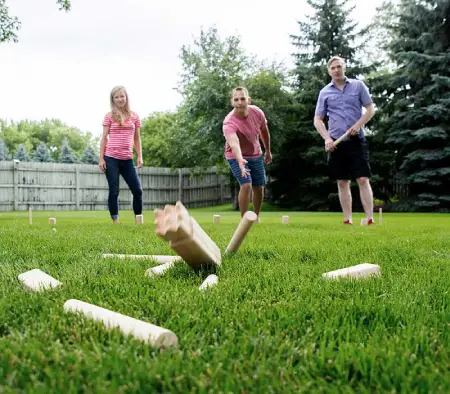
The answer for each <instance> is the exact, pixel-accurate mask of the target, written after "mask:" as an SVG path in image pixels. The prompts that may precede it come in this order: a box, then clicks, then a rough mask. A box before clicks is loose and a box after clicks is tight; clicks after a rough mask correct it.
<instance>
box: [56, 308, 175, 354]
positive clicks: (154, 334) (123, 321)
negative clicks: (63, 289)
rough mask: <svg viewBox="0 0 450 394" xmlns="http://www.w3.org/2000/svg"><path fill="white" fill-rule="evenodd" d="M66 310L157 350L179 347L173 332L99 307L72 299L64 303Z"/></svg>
mask: <svg viewBox="0 0 450 394" xmlns="http://www.w3.org/2000/svg"><path fill="white" fill-rule="evenodd" d="M64 310H65V311H66V312H72V313H81V314H83V315H84V316H86V317H88V318H91V319H93V320H96V321H99V322H102V323H103V325H104V326H105V328H106V329H113V328H118V329H119V330H120V331H121V332H122V334H124V335H132V336H133V337H134V338H135V339H137V340H141V341H143V342H146V343H149V344H150V345H152V346H154V347H156V348H167V347H177V346H178V338H177V336H176V335H175V334H174V333H173V332H172V331H170V330H168V329H166V328H163V327H159V326H156V325H154V324H151V323H147V322H144V321H142V320H138V319H135V318H132V317H130V316H126V315H122V314H121V313H118V312H113V311H111V310H109V309H105V308H101V307H99V306H97V305H93V304H88V303H87V302H83V301H79V300H75V299H71V300H67V301H66V302H65V303H64Z"/></svg>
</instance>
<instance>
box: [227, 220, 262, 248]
mask: <svg viewBox="0 0 450 394" xmlns="http://www.w3.org/2000/svg"><path fill="white" fill-rule="evenodd" d="M257 220H258V215H257V214H256V213H255V212H252V211H247V212H245V214H244V216H242V219H241V221H240V222H239V225H238V227H237V229H236V231H235V232H234V234H233V237H232V238H231V241H230V243H229V244H228V246H227V248H226V250H225V253H234V252H237V250H238V249H239V247H240V246H241V244H242V242H244V239H245V236H246V235H247V233H248V232H249V231H250V228H251V227H252V225H253V223H255V222H256V221H257Z"/></svg>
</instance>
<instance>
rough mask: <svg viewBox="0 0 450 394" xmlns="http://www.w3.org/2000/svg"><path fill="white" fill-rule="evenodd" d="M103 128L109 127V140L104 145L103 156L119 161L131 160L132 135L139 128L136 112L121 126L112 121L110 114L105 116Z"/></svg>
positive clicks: (139, 122) (139, 123)
mask: <svg viewBox="0 0 450 394" xmlns="http://www.w3.org/2000/svg"><path fill="white" fill-rule="evenodd" d="M103 126H108V127H109V138H108V141H107V143H106V149H105V156H109V157H114V158H115V159H119V160H128V159H132V158H133V145H134V134H135V132H136V129H137V128H139V127H141V120H140V119H139V115H138V114H137V113H136V112H132V113H131V118H129V119H127V120H126V121H125V123H124V125H123V126H121V125H120V124H119V123H117V122H114V121H113V120H112V114H111V112H108V113H107V114H106V115H105V119H104V120H103Z"/></svg>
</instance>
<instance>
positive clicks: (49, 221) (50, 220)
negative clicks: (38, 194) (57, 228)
mask: <svg viewBox="0 0 450 394" xmlns="http://www.w3.org/2000/svg"><path fill="white" fill-rule="evenodd" d="M48 224H56V218H49V219H48Z"/></svg>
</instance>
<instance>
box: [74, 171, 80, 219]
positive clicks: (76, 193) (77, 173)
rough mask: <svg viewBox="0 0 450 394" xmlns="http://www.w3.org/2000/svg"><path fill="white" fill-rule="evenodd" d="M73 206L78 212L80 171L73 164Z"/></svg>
mask: <svg viewBox="0 0 450 394" xmlns="http://www.w3.org/2000/svg"><path fill="white" fill-rule="evenodd" d="M75 205H76V210H77V211H79V210H80V169H79V167H78V165H77V164H75Z"/></svg>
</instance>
